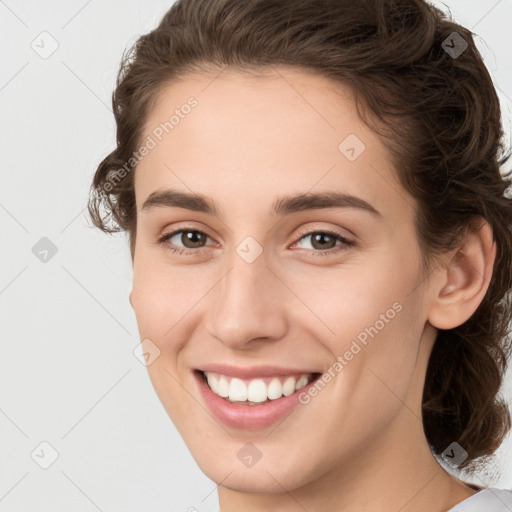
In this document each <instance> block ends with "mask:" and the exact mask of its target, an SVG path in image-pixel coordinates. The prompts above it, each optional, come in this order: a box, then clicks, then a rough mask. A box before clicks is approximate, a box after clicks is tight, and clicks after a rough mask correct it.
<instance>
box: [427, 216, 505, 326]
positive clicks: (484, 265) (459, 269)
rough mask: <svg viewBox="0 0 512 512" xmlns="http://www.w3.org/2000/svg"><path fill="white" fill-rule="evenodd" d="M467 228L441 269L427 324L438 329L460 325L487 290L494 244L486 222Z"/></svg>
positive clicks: (490, 230) (482, 221)
mask: <svg viewBox="0 0 512 512" xmlns="http://www.w3.org/2000/svg"><path fill="white" fill-rule="evenodd" d="M479 220H480V221H481V224H480V227H476V228H475V227H469V229H468V232H467V234H466V237H465V240H464V242H463V244H462V245H461V246H460V247H459V248H458V250H457V251H456V253H455V255H453V256H452V257H451V260H450V261H449V263H448V265H447V266H446V267H445V268H443V271H442V273H441V277H440V280H439V283H440V284H439V285H437V287H436V288H435V290H434V292H435V296H434V300H433V302H432V305H431V308H430V311H429V314H428V317H427V319H428V321H429V322H430V323H431V324H432V325H433V326H434V327H437V328H439V329H453V328H454V327H458V326H459V325H462V324H463V323H464V322H465V321H466V320H467V319H468V318H470V317H471V315H472V314H473V313H474V312H475V311H476V310H477V308H478V306H479V305H480V303H481V302H482V300H483V298H484V296H485V293H486V292H487V289H488V287H489V282H490V280H491V277H492V271H493V268H494V260H495V258H496V243H495V242H493V235H492V229H491V227H490V226H489V224H488V222H487V221H485V220H484V219H482V218H480V219H479Z"/></svg>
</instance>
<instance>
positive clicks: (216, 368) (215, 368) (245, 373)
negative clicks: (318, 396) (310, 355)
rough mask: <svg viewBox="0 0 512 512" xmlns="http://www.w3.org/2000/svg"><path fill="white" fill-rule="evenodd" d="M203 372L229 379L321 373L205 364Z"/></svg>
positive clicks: (276, 367)
mask: <svg viewBox="0 0 512 512" xmlns="http://www.w3.org/2000/svg"><path fill="white" fill-rule="evenodd" d="M198 370H201V371H202V372H214V373H220V374H222V375H226V376H228V377H238V378H239V379H252V378H256V377H272V376H273V375H302V374H309V373H319V372H315V371H312V370H304V369H301V368H285V367H282V366H270V365H265V366H250V367H245V368H243V367H241V366H231V365H228V364H222V363H212V364H205V365H203V366H201V368H198Z"/></svg>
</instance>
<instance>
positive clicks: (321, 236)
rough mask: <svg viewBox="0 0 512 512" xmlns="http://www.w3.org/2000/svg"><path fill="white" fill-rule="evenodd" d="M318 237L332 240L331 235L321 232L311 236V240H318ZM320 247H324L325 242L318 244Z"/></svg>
mask: <svg viewBox="0 0 512 512" xmlns="http://www.w3.org/2000/svg"><path fill="white" fill-rule="evenodd" d="M319 238H331V241H332V237H331V236H330V235H327V234H322V233H319V234H317V235H315V236H314V237H313V240H314V241H315V242H318V239H319ZM320 247H325V244H320Z"/></svg>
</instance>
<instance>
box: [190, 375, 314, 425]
mask: <svg viewBox="0 0 512 512" xmlns="http://www.w3.org/2000/svg"><path fill="white" fill-rule="evenodd" d="M193 373H194V377H195V379H196V381H197V383H198V385H199V391H200V393H201V395H202V397H203V399H204V401H205V402H206V405H207V406H208V408H209V409H210V411H211V412H212V414H213V416H214V417H215V418H216V419H217V420H219V421H220V422H221V423H223V424H224V425H227V426H228V427H233V428H241V429H244V430H258V429H262V428H265V427H269V426H271V425H273V424H274V423H277V422H278V421H280V420H282V419H284V418H285V417H286V416H288V415H289V414H291V412H292V411H293V410H294V409H295V407H297V405H299V403H300V402H299V398H298V397H299V393H303V392H305V391H306V392H307V390H308V388H309V387H310V386H313V385H314V384H315V382H316V381H317V380H318V378H315V379H314V380H312V381H311V382H310V383H309V384H307V385H306V386H304V387H303V388H301V389H299V390H297V391H295V392H294V393H292V394H291V395H290V396H283V397H281V398H278V399H277V400H271V401H269V402H265V403H262V404H261V405H242V404H234V403H232V402H230V401H228V400H227V399H225V398H222V397H220V396H218V395H216V394H215V393H214V392H213V391H212V390H211V389H210V387H209V386H208V384H207V383H206V382H205V381H204V378H203V375H202V374H201V373H200V372H199V371H194V372H193ZM318 377H319V376H318Z"/></svg>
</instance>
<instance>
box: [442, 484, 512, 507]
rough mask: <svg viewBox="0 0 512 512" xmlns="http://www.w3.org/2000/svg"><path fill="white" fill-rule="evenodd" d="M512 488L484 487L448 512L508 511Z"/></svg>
mask: <svg viewBox="0 0 512 512" xmlns="http://www.w3.org/2000/svg"><path fill="white" fill-rule="evenodd" d="M511 510H512V489H496V488H494V487H488V488H484V489H482V490H481V491H479V492H477V493H476V494H473V496H471V497H469V498H467V499H466V500H464V501H462V502H460V503H459V504H458V505H456V506H455V507H453V508H451V509H450V510H449V511H448V512H510V511H511Z"/></svg>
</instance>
